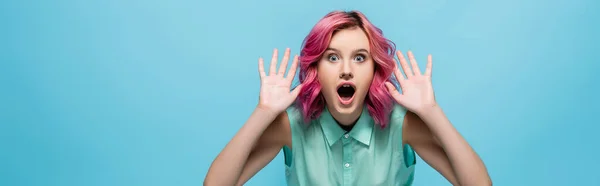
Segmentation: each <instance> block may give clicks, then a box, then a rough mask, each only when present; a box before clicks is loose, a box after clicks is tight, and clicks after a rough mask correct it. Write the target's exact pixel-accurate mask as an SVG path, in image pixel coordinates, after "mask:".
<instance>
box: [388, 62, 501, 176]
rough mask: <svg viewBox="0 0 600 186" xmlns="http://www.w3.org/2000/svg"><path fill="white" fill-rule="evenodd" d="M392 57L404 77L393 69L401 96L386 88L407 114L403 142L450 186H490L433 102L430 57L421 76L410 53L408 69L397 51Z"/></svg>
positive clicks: (469, 150) (484, 172)
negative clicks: (396, 56)
mask: <svg viewBox="0 0 600 186" xmlns="http://www.w3.org/2000/svg"><path fill="white" fill-rule="evenodd" d="M396 54H397V55H398V58H399V59H400V65H401V67H402V69H403V70H404V74H405V75H406V78H404V76H403V75H402V73H401V72H400V69H398V68H396V69H395V70H394V74H395V76H396V79H397V80H398V82H399V83H400V88H401V89H402V94H401V93H400V92H399V91H398V90H397V89H396V87H394V86H393V85H392V84H391V83H386V86H387V87H388V91H389V92H390V93H391V95H392V96H393V97H394V99H395V100H396V101H397V102H398V103H399V104H401V105H402V106H404V107H406V108H407V109H408V110H409V111H411V112H410V113H408V114H407V115H406V117H405V119H406V123H405V125H404V126H403V127H406V128H405V131H404V132H405V134H406V135H405V136H404V137H403V138H404V139H403V141H405V142H407V143H409V144H410V145H411V146H412V147H413V148H414V149H415V151H416V152H417V153H418V154H419V155H420V156H421V157H422V158H423V160H425V161H426V162H427V163H428V164H430V165H431V166H432V167H433V168H434V169H436V170H437V171H438V172H440V173H441V174H442V175H443V176H444V177H446V179H448V181H450V182H451V183H452V184H454V185H468V186H471V185H476V186H479V185H492V181H491V179H490V176H489V174H488V172H487V169H486V167H485V165H484V164H483V161H482V160H481V159H480V158H479V156H478V155H477V153H475V151H474V150H473V149H472V148H471V146H470V145H469V144H468V143H467V141H466V140H465V139H464V138H463V137H462V136H461V135H460V133H458V131H457V130H456V129H455V128H454V126H452V123H450V121H449V120H448V118H447V117H446V115H445V114H444V112H443V111H442V109H441V108H440V107H439V106H438V104H437V103H436V101H435V96H434V92H433V86H432V83H431V73H432V57H431V55H429V56H428V57H427V67H426V69H425V73H424V74H422V73H421V71H420V70H419V66H418V65H417V61H416V60H415V58H414V56H413V54H412V52H411V51H409V52H408V58H409V60H410V66H409V64H408V63H407V62H406V59H405V58H404V55H403V54H402V53H401V52H400V51H398V52H396ZM411 66H412V68H411ZM413 113H414V114H413Z"/></svg>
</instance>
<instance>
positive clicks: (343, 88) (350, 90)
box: [337, 83, 356, 105]
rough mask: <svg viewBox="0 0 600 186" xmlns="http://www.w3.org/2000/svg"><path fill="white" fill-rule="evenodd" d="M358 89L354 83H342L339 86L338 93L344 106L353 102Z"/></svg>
mask: <svg viewBox="0 0 600 186" xmlns="http://www.w3.org/2000/svg"><path fill="white" fill-rule="evenodd" d="M355 92H356V88H355V87H354V84H352V83H342V84H340V85H339V86H338V89H337V93H338V97H339V99H340V102H342V104H344V105H347V104H350V103H351V102H352V99H353V98H354V93H355Z"/></svg>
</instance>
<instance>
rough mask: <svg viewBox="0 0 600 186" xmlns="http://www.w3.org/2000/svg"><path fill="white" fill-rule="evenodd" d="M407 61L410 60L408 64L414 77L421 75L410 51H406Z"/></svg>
mask: <svg viewBox="0 0 600 186" xmlns="http://www.w3.org/2000/svg"><path fill="white" fill-rule="evenodd" d="M408 60H410V64H411V65H412V69H413V73H414V74H415V75H421V70H420V69H419V65H418V64H417V60H416V59H415V55H413V53H412V51H410V50H409V51H408Z"/></svg>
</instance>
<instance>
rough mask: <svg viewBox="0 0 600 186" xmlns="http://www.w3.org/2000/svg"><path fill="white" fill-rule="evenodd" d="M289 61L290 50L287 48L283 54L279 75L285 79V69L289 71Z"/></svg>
mask: <svg viewBox="0 0 600 186" xmlns="http://www.w3.org/2000/svg"><path fill="white" fill-rule="evenodd" d="M288 60H290V48H286V49H285V52H284V54H283V59H282V60H281V64H280V65H279V72H277V75H278V76H279V77H283V75H284V74H285V69H287V64H288Z"/></svg>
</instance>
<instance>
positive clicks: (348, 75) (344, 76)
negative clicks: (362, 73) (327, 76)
mask: <svg viewBox="0 0 600 186" xmlns="http://www.w3.org/2000/svg"><path fill="white" fill-rule="evenodd" d="M353 77H354V75H352V72H342V73H341V74H340V78H342V79H344V80H349V79H352V78H353Z"/></svg>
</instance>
